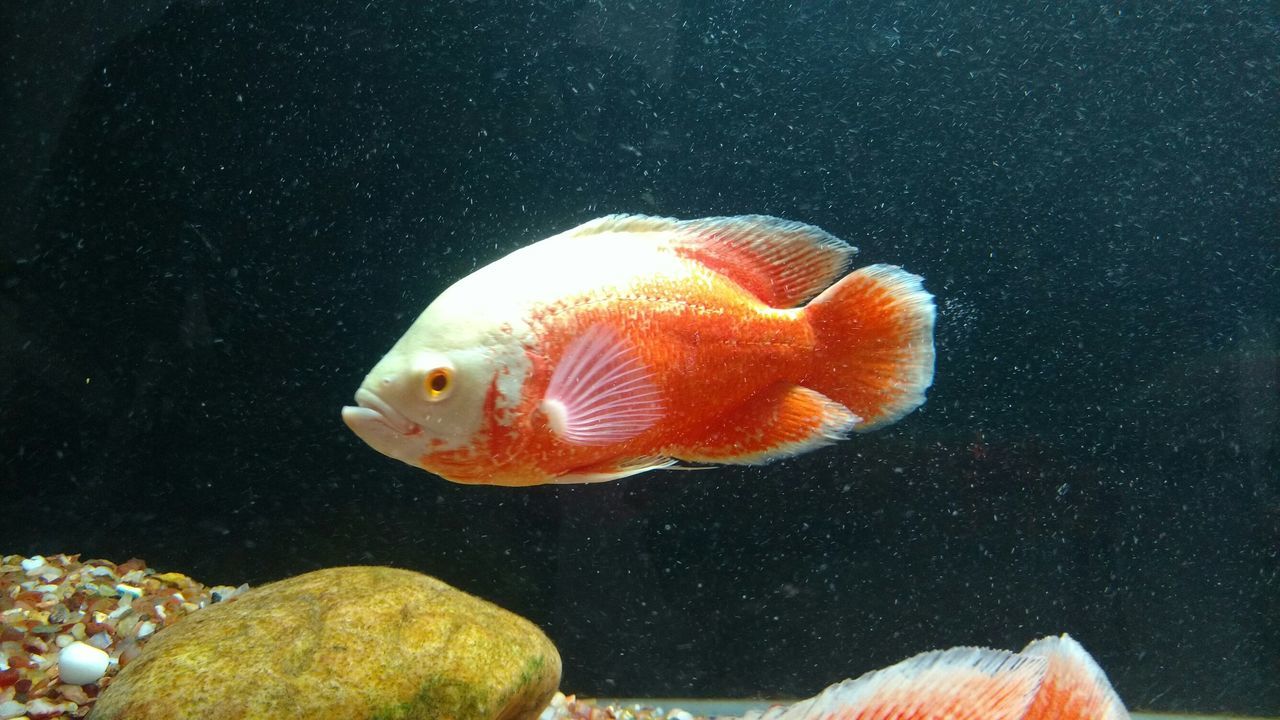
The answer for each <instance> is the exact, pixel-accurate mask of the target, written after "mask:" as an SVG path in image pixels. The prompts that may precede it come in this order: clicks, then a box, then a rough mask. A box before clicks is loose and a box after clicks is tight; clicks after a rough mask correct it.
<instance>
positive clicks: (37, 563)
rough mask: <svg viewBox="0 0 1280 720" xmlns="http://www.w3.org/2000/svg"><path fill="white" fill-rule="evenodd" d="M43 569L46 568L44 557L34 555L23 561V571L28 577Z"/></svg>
mask: <svg viewBox="0 0 1280 720" xmlns="http://www.w3.org/2000/svg"><path fill="white" fill-rule="evenodd" d="M42 567H44V556H43V555H32V556H31V557H29V558H27V559H26V560H23V561H22V570H23V572H25V573H26V574H28V575H34V574H35V573H36V571H37V570H39V569H40V568H42Z"/></svg>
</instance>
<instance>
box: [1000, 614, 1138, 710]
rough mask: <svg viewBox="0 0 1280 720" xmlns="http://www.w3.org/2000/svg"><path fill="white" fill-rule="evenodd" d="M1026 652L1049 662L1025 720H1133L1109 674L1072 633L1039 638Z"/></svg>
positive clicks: (1023, 651)
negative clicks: (1103, 670)
mask: <svg viewBox="0 0 1280 720" xmlns="http://www.w3.org/2000/svg"><path fill="white" fill-rule="evenodd" d="M1022 654H1023V655H1030V656H1034V657H1043V658H1044V659H1045V660H1046V661H1048V666H1047V667H1046V669H1045V675H1044V682H1043V683H1041V685H1040V690H1039V692H1037V693H1036V697H1035V700H1033V701H1031V708H1030V709H1029V710H1027V714H1026V716H1025V719H1024V720H1129V711H1128V710H1126V709H1125V707H1124V703H1123V702H1121V701H1120V696H1119V695H1116V691H1115V690H1114V689H1113V688H1112V687H1111V683H1110V682H1108V681H1107V675H1106V673H1104V672H1102V668H1100V667H1098V663H1096V662H1094V660H1093V658H1092V657H1091V656H1090V655H1089V653H1087V652H1085V649H1084V648H1083V647H1080V643H1078V642H1076V641H1075V640H1073V639H1071V637H1070V636H1068V635H1062V636H1061V637H1047V638H1044V639H1042V640H1036V641H1035V642H1033V643H1031V644H1030V645H1028V646H1027V647H1026V648H1024V649H1023V650H1022Z"/></svg>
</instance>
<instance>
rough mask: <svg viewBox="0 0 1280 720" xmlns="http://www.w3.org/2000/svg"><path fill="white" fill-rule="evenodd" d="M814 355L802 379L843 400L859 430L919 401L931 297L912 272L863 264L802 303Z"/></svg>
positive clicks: (927, 375) (925, 381)
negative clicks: (810, 366)
mask: <svg viewBox="0 0 1280 720" xmlns="http://www.w3.org/2000/svg"><path fill="white" fill-rule="evenodd" d="M805 316H806V317H807V318H808V320H809V322H810V324H811V325H812V327H813V332H814V338H815V340H816V356H815V357H814V360H813V364H812V369H811V370H810V373H809V376H808V377H807V378H806V379H805V380H803V381H802V383H801V384H803V385H805V386H806V387H809V388H812V389H813V390H817V391H818V392H820V393H822V394H823V395H826V396H827V397H829V398H831V399H832V400H835V401H836V402H838V403H840V404H841V405H844V406H845V407H847V408H849V410H851V411H853V414H855V415H857V416H858V417H859V418H860V419H861V422H859V423H858V424H857V425H855V426H854V427H853V429H854V430H856V431H859V432H862V431H867V430H874V429H875V428H878V427H881V426H883V425H888V424H889V423H892V422H894V421H895V420H898V419H899V418H901V417H902V416H904V415H906V414H907V413H909V412H911V411H912V410H915V409H916V408H918V407H920V406H921V405H922V404H924V399H925V398H924V391H925V390H926V389H928V387H929V385H930V384H932V382H933V361H934V350H933V324H934V317H935V310H934V305H933V296H932V295H930V294H929V293H928V292H927V291H926V290H925V289H924V286H923V284H922V279H921V278H920V277H919V276H918V275H912V274H911V273H909V272H907V271H905V270H903V269H902V268H900V267H896V266H893V265H870V266H868V267H864V268H862V269H860V270H857V271H855V272H852V273H850V274H848V275H846V276H845V277H843V278H841V279H840V281H839V282H837V283H836V284H834V285H832V286H831V287H829V288H827V289H826V290H825V291H823V292H822V294H820V295H819V296H818V297H816V298H814V299H813V301H812V302H810V303H809V304H808V305H807V306H805Z"/></svg>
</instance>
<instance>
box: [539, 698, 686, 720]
mask: <svg viewBox="0 0 1280 720" xmlns="http://www.w3.org/2000/svg"><path fill="white" fill-rule="evenodd" d="M538 720H704V718H701V717H695V716H694V715H693V714H692V713H689V712H687V711H685V710H681V709H680V708H670V709H664V708H661V707H654V706H648V705H639V704H621V705H619V704H608V703H606V704H597V702H596V701H595V700H586V699H584V700H579V699H578V698H577V697H576V696H574V695H565V694H564V693H556V694H555V697H553V698H552V699H551V704H550V705H549V706H547V709H545V710H543V711H542V714H541V715H540V716H538Z"/></svg>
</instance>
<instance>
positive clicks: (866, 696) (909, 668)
mask: <svg viewBox="0 0 1280 720" xmlns="http://www.w3.org/2000/svg"><path fill="white" fill-rule="evenodd" d="M1044 669H1045V663H1044V660H1043V659H1041V658H1037V657H1027V656H1025V655H1017V654H1015V653H1011V652H1006V651H1003V650H982V649H979V648H952V649H951V650H938V651H934V652H928V653H924V654H922V655H917V656H915V657H913V658H911V659H910V660H904V661H903V662H900V663H898V664H897V665H893V666H891V667H887V668H885V669H883V670H877V671H875V672H871V673H867V674H866V675H863V676H862V677H860V678H858V679H856V680H845V681H844V682H842V683H839V684H837V685H832V686H831V687H829V688H827V689H826V690H824V691H822V693H820V694H819V695H818V696H817V697H814V698H811V699H809V700H805V701H802V702H798V703H796V704H794V705H790V706H783V707H774V708H770V709H769V710H766V711H764V712H763V713H759V712H752V713H747V715H746V716H745V717H743V719H742V720H856V719H859V718H880V719H881V720H1020V718H1022V716H1023V713H1025V712H1026V711H1027V706H1028V705H1029V704H1030V703H1031V700H1032V697H1033V696H1034V695H1035V692H1036V688H1037V687H1039V685H1040V681H1041V679H1042V678H1043V677H1044Z"/></svg>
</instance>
